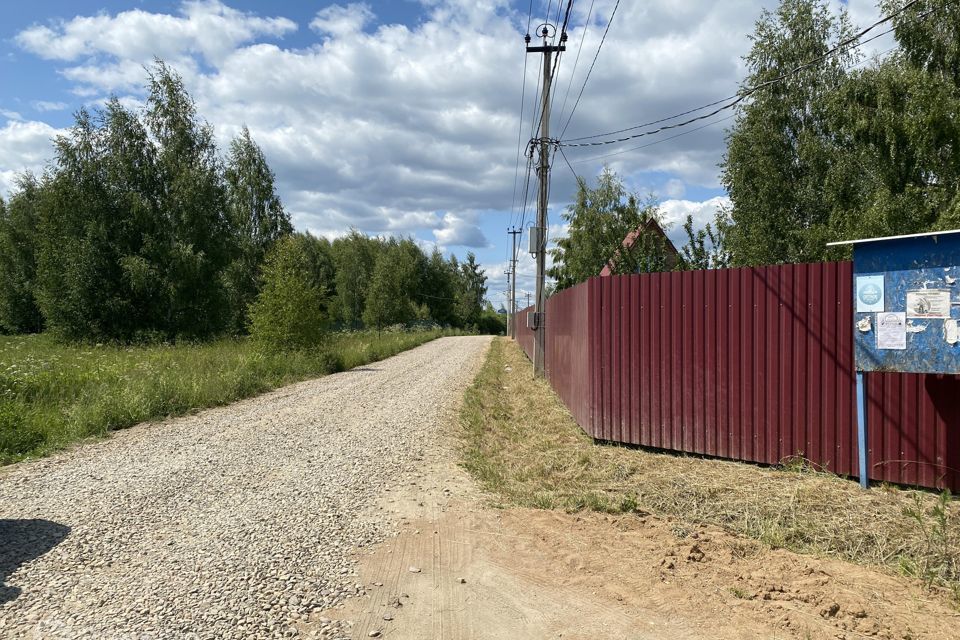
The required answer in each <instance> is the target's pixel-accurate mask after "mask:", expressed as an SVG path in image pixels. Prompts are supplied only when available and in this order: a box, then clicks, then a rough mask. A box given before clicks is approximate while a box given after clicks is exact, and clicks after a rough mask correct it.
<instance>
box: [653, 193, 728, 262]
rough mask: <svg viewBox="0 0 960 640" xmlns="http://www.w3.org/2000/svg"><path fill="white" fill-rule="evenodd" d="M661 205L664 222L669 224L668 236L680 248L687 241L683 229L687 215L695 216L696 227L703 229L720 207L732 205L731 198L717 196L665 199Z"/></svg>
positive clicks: (694, 225) (711, 221)
mask: <svg viewBox="0 0 960 640" xmlns="http://www.w3.org/2000/svg"><path fill="white" fill-rule="evenodd" d="M659 206H660V213H661V214H662V215H663V220H664V223H665V224H666V225H667V230H666V231H667V237H669V238H670V240H671V242H673V244H674V245H675V246H676V247H677V248H678V249H679V248H680V247H682V246H683V245H684V244H686V242H687V237H686V233H685V232H684V230H683V223H684V222H686V220H687V216H692V217H693V228H694V229H702V228H703V227H704V226H705V225H706V224H707V223H708V222H709V223H713V221H714V219H715V218H716V215H717V212H718V211H719V210H720V209H722V208H729V207H730V198H728V197H727V196H717V197H715V198H710V199H709V200H704V201H703V202H694V201H692V200H664V201H663V202H661V203H660V205H659Z"/></svg>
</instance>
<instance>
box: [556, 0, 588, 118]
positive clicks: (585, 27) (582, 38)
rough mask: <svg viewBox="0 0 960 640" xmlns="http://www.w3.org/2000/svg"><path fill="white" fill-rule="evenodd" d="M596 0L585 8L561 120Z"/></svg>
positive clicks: (561, 109)
mask: <svg viewBox="0 0 960 640" xmlns="http://www.w3.org/2000/svg"><path fill="white" fill-rule="evenodd" d="M594 2H596V0H590V8H589V9H588V10H587V20H586V22H584V23H583V31H582V32H581V33H580V46H579V47H578V48H577V57H576V58H574V59H573V70H572V71H571V72H570V82H568V83H567V90H566V92H565V93H564V94H563V105H561V107H560V120H563V114H564V112H566V110H567V99H568V98H569V97H570V89H571V88H572V87H573V78H574V76H576V74H577V66H578V65H579V64H580V54H581V53H582V52H583V41H584V39H585V38H586V37H587V27H589V26H590V17H591V16H592V15H593V3H594Z"/></svg>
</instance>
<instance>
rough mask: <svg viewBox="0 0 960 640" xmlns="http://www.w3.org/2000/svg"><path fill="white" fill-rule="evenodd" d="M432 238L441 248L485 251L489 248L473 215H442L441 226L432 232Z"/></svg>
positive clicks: (448, 213) (475, 216) (475, 215)
mask: <svg viewBox="0 0 960 640" xmlns="http://www.w3.org/2000/svg"><path fill="white" fill-rule="evenodd" d="M433 236H434V238H436V240H437V244H438V245H440V246H441V247H451V246H459V247H469V248H472V249H485V248H487V247H489V246H490V243H489V242H488V241H487V237H486V236H485V235H484V234H483V231H482V230H481V229H480V227H479V226H477V214H475V213H459V214H457V213H450V212H447V213H445V214H444V215H443V219H442V220H441V226H440V227H439V228H437V229H434V230H433Z"/></svg>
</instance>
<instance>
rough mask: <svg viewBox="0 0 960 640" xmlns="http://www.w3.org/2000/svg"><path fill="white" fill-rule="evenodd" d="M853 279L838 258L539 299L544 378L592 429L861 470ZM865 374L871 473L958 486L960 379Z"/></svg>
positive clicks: (653, 279)
mask: <svg viewBox="0 0 960 640" xmlns="http://www.w3.org/2000/svg"><path fill="white" fill-rule="evenodd" d="M851 287H852V269H851V264H850V263H848V262H842V263H823V264H805V265H783V266H771V267H760V268H753V269H725V270H716V271H688V272H672V273H660V274H641V275H630V276H613V277H607V278H594V279H592V280H590V281H589V282H586V283H584V284H582V285H579V286H578V287H574V288H572V289H569V290H567V291H564V292H561V293H560V294H558V295H556V296H553V297H552V298H550V299H549V300H548V304H547V360H546V362H547V371H548V376H549V377H550V379H551V383H552V385H553V387H554V389H556V390H557V392H558V394H559V395H560V397H561V399H563V401H564V402H565V404H566V405H567V406H568V407H569V408H570V410H571V412H572V413H573V414H574V417H575V418H576V419H577V421H578V423H579V424H580V425H581V426H582V427H583V428H584V430H586V431H587V432H588V433H589V434H591V435H592V436H594V437H595V438H598V439H603V440H611V441H616V442H624V443H630V444H638V445H643V446H650V447H658V448H663V449H671V450H675V451H685V452H690V453H698V454H706V455H712V456H718V457H723V458H730V459H735V460H744V461H750V462H760V463H771V464H773V463H777V462H779V461H781V460H783V459H784V458H786V457H789V456H793V455H802V456H803V457H805V458H807V459H809V460H811V461H813V462H815V463H816V464H818V465H821V466H823V467H825V468H827V469H829V470H831V471H833V472H835V473H839V474H844V475H851V476H852V475H856V474H857V472H858V471H857V442H856V413H855V411H856V407H855V404H854V400H855V379H854V371H853V336H852V333H851V330H850V327H852V326H853V323H852V318H853V304H852V298H853V295H852V291H851ZM520 315H521V318H523V317H525V315H522V314H520ZM519 338H520V342H521V344H523V345H524V349H525V350H526V351H527V353H528V355H530V354H531V353H532V347H533V336H532V332H530V331H528V330H526V329H525V328H524V329H521V331H520V333H519ZM585 363H586V364H585ZM869 385H870V388H869V399H870V415H869V416H868V423H869V432H870V433H869V441H868V449H869V451H868V461H869V468H870V470H871V478H872V479H875V480H885V481H890V482H898V483H906V484H917V485H921V486H928V487H943V486H949V487H951V488H953V489H960V471H958V469H960V377H957V376H935V375H918V374H871V378H870V382H869Z"/></svg>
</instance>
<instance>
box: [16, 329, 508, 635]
mask: <svg viewBox="0 0 960 640" xmlns="http://www.w3.org/2000/svg"><path fill="white" fill-rule="evenodd" d="M489 341H490V339H489V338H487V337H459V338H442V339H440V340H435V341H433V342H431V343H428V344H426V345H423V346H421V347H418V348H417V349H413V350H411V351H408V352H405V353H402V354H400V355H398V356H395V357H393V358H390V359H388V360H383V361H381V362H376V363H372V364H370V365H368V366H365V367H359V368H357V369H354V370H352V371H347V372H344V373H340V374H336V375H331V376H327V377H324V378H320V379H318V380H311V381H307V382H303V383H299V384H295V385H291V386H288V387H284V388H282V389H279V390H277V391H274V392H271V393H268V394H265V395H262V396H259V397H257V398H251V399H248V400H244V401H241V402H238V403H236V404H233V405H230V406H227V407H222V408H218V409H211V410H207V411H203V412H201V413H198V414H196V415H192V416H186V417H183V418H177V419H171V420H167V421H163V422H159V423H152V424H143V425H138V426H136V427H133V428H131V429H128V430H126V431H121V432H117V433H116V434H114V435H113V436H112V437H111V438H109V439H107V440H103V441H99V442H93V443H89V444H84V445H82V446H79V447H76V448H74V449H73V450H71V451H67V452H64V453H61V454H57V455H55V456H52V457H49V458H45V459H41V460H36V461H31V462H27V463H21V464H18V465H14V466H12V467H9V468H7V469H4V470H3V471H2V472H0V542H2V544H0V568H2V569H3V572H2V573H0V580H3V583H2V584H0V636H2V637H4V638H34V637H36V638H52V639H59V638H84V637H87V638H105V639H112V638H133V637H136V638H138V639H144V640H147V639H149V640H154V639H158V640H159V639H163V638H178V639H179V638H189V639H192V640H201V639H207V638H210V639H214V638H284V637H296V636H298V635H299V630H298V628H297V627H296V626H295V623H296V622H297V619H298V618H305V617H306V614H309V613H311V612H318V611H326V610H327V609H330V608H332V607H336V606H338V605H340V604H342V603H343V601H344V599H345V598H347V597H350V596H353V597H356V596H357V595H362V594H363V591H364V590H363V585H359V586H358V584H357V581H356V578H355V577H354V576H355V575H356V558H357V554H356V551H357V548H358V547H360V548H361V549H362V548H363V547H368V546H370V545H372V544H375V543H377V542H379V541H381V540H383V539H384V538H385V537H386V536H388V535H394V534H395V527H394V526H393V523H391V522H390V521H389V519H388V518H386V517H385V516H383V515H382V514H381V513H379V512H377V511H376V510H375V508H374V505H375V503H376V501H377V499H378V498H379V496H380V495H381V494H382V492H384V491H386V490H388V489H389V488H390V487H391V486H392V487H397V486H401V485H402V484H403V482H405V481H406V478H405V474H406V473H410V472H413V471H414V470H415V469H416V468H417V466H418V463H419V461H421V460H422V459H423V456H424V452H425V451H426V450H427V449H429V447H430V446H431V445H432V443H434V442H436V439H437V438H438V437H439V434H438V433H437V431H438V430H437V423H438V421H440V420H442V419H443V412H444V411H445V410H446V409H447V408H448V407H449V406H450V405H451V404H452V403H453V402H454V401H455V400H456V398H457V397H459V396H460V395H461V394H462V393H463V390H464V389H465V388H466V386H467V385H468V384H469V383H470V380H469V377H470V374H471V372H472V371H475V370H476V365H477V364H478V363H479V361H480V359H481V358H482V356H483V354H484V352H485V350H486V347H487V345H488V344H489ZM7 572H10V573H9V575H6V574H7ZM350 626H351V624H350V622H349V621H331V622H330V623H329V624H328V625H326V626H325V628H324V630H323V635H324V636H325V637H330V638H337V637H347V636H349V633H350V632H349V629H350Z"/></svg>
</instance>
